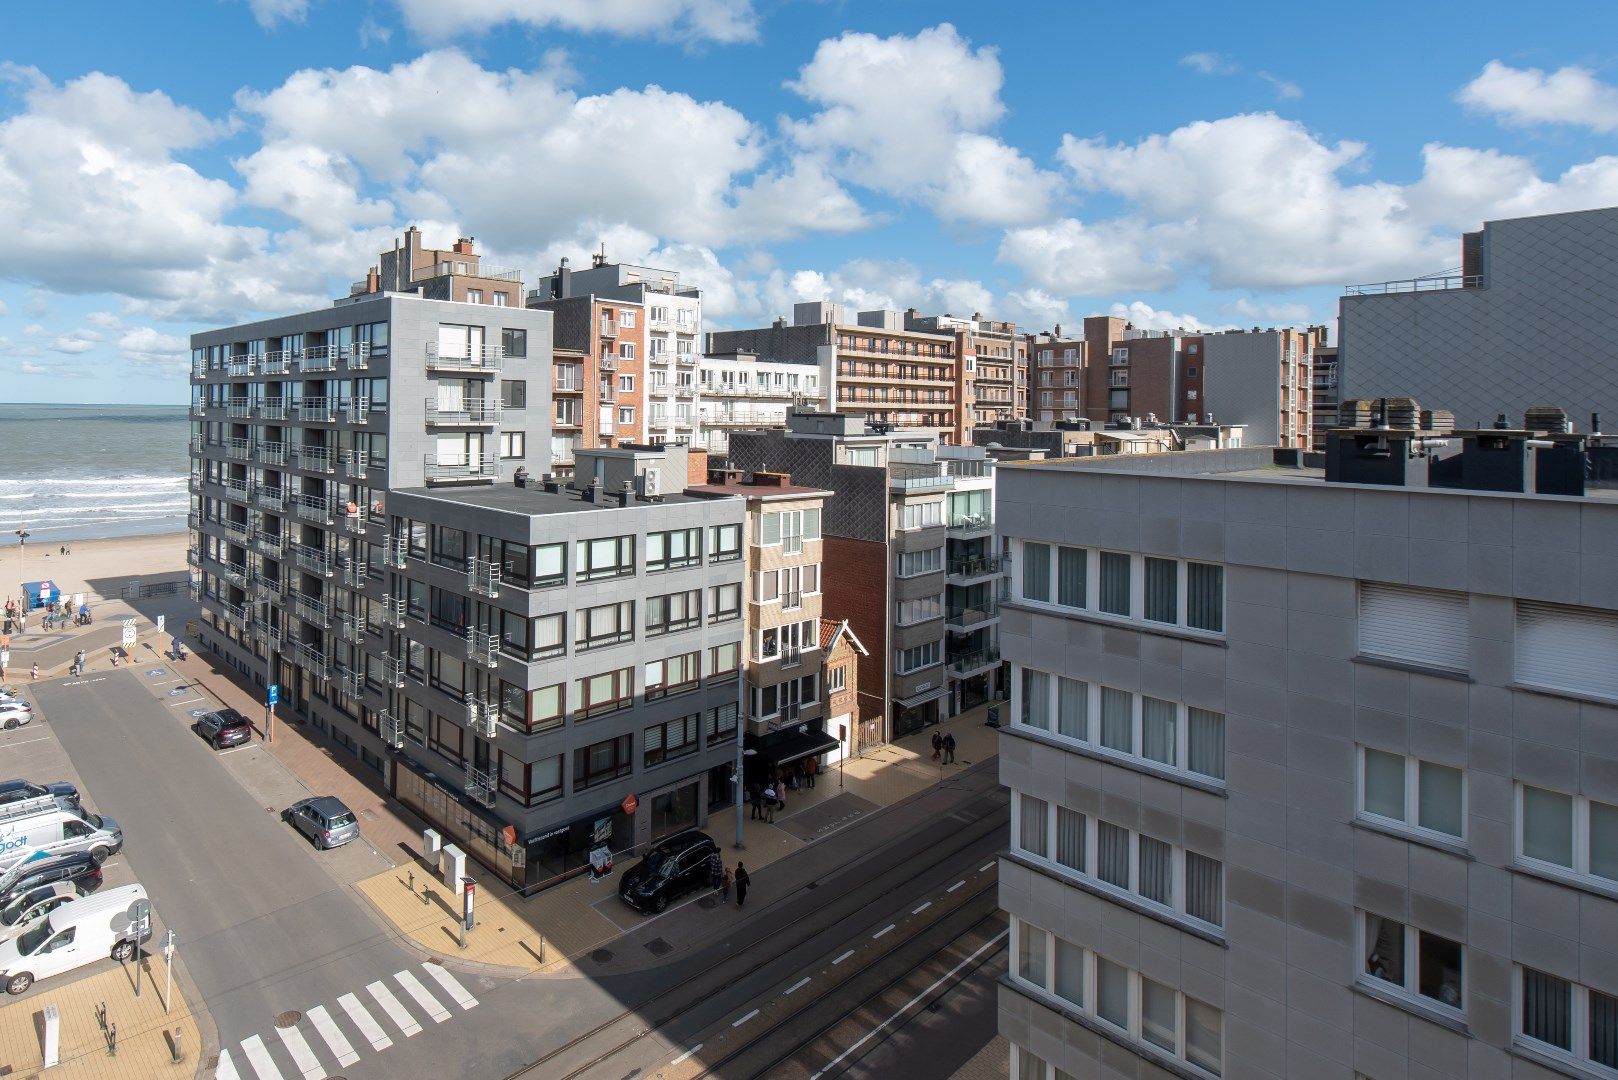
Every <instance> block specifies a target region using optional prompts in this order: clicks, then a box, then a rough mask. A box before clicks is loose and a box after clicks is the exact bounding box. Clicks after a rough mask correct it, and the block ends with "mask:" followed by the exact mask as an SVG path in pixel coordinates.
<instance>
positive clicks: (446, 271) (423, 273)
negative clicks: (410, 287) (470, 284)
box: [410, 255, 522, 285]
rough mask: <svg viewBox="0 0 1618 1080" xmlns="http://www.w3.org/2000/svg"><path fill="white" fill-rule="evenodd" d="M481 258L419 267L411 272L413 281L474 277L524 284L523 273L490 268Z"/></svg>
mask: <svg viewBox="0 0 1618 1080" xmlns="http://www.w3.org/2000/svg"><path fill="white" fill-rule="evenodd" d="M480 258H481V257H480V256H477V255H470V256H468V257H466V258H464V259H456V260H454V261H452V262H437V263H433V264H432V265H431V266H418V267H416V268H415V269H413V270H411V271H410V280H411V281H426V280H427V279H428V278H438V277H451V276H454V277H474V278H483V279H484V280H486V281H515V282H517V283H518V284H519V285H520V284H522V271H521V270H514V269H512V268H510V267H507V266H489V265H484V264H483V263H482V262H480Z"/></svg>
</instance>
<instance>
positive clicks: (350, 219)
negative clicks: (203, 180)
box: [235, 141, 394, 237]
mask: <svg viewBox="0 0 1618 1080" xmlns="http://www.w3.org/2000/svg"><path fill="white" fill-rule="evenodd" d="M235 165H236V171H237V172H239V173H241V174H242V176H243V177H244V178H245V179H246V180H247V186H246V188H245V189H244V190H243V191H242V200H243V201H244V202H246V203H248V204H249V205H252V206H262V207H265V208H267V209H270V210H279V211H280V212H281V213H283V214H285V215H286V216H287V217H289V218H291V219H293V220H294V221H296V222H298V223H299V224H300V225H302V226H304V227H305V228H306V229H308V230H309V232H310V233H311V234H313V235H315V236H326V237H329V236H334V235H337V234H340V233H343V232H346V231H348V230H350V229H352V228H355V227H356V226H365V225H385V224H389V223H391V222H392V221H393V220H394V208H393V206H392V205H391V204H390V203H388V202H387V201H386V200H385V199H367V198H362V197H361V196H360V194H359V184H360V179H359V176H358V175H357V173H358V170H356V169H355V168H354V167H353V165H352V164H350V162H349V161H348V159H347V158H344V157H341V156H339V155H336V154H333V153H330V152H328V151H326V150H322V149H320V148H318V147H314V146H309V145H306V144H301V143H293V142H284V141H277V142H272V143H268V144H266V145H265V146H263V147H261V148H260V149H259V150H258V151H257V152H255V153H253V154H251V155H249V156H247V157H245V158H240V159H238V160H237V161H236V162H235Z"/></svg>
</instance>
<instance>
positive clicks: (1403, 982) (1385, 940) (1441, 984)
mask: <svg viewBox="0 0 1618 1080" xmlns="http://www.w3.org/2000/svg"><path fill="white" fill-rule="evenodd" d="M1412 957H1413V958H1414V960H1415V962H1414V963H1411V958H1412ZM1462 958H1463V949H1462V947H1461V944H1460V943H1459V942H1456V941H1451V940H1449V939H1448V938H1445V937H1440V936H1439V935H1437V934H1430V933H1428V932H1427V931H1425V930H1418V929H1416V928H1415V927H1411V926H1406V925H1405V924H1404V923H1401V922H1397V921H1395V920H1393V919H1388V918H1384V917H1383V916H1381V915H1373V914H1371V913H1370V912H1367V913H1366V914H1365V974H1367V975H1369V976H1370V977H1371V978H1373V979H1376V980H1378V981H1379V982H1381V983H1384V984H1386V985H1387V986H1389V987H1391V988H1392V989H1395V990H1398V991H1399V992H1401V993H1404V994H1409V995H1411V996H1416V997H1422V998H1426V999H1428V1000H1429V1001H1432V1002H1436V1003H1438V1004H1440V1005H1443V1006H1445V1007H1447V1008H1450V1009H1454V1010H1456V1011H1460V1010H1461V1009H1462V1008H1463V1007H1464V1000H1463V994H1464V982H1463V979H1462V975H1463V971H1462Z"/></svg>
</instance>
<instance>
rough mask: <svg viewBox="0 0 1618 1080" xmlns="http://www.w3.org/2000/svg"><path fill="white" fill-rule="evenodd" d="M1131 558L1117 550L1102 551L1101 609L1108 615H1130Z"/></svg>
mask: <svg viewBox="0 0 1618 1080" xmlns="http://www.w3.org/2000/svg"><path fill="white" fill-rule="evenodd" d="M1131 572H1132V571H1131V560H1130V557H1129V556H1128V555H1124V554H1122V553H1120V552H1116V551H1103V552H1102V553H1101V600H1100V603H1101V610H1102V611H1104V612H1106V613H1107V614H1108V615H1122V616H1124V617H1126V618H1127V617H1128V616H1129V615H1131V614H1132V613H1133V611H1132V608H1131V606H1130V574H1131Z"/></svg>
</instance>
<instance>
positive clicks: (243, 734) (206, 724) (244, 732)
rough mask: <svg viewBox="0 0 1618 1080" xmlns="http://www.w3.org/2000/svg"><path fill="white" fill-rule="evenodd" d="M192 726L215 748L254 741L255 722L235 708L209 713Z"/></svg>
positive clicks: (221, 748) (220, 748)
mask: <svg viewBox="0 0 1618 1080" xmlns="http://www.w3.org/2000/svg"><path fill="white" fill-rule="evenodd" d="M191 726H192V729H193V730H194V731H196V733H197V734H198V735H201V736H202V737H203V738H204V739H207V740H208V744H209V745H210V746H212V747H213V748H214V749H215V750H223V749H225V748H226V747H229V746H240V745H242V744H243V743H249V742H252V741H253V722H252V721H251V720H249V719H248V718H247V717H245V716H243V715H242V714H241V713H239V712H237V711H236V710H235V709H220V710H219V711H218V712H211V713H207V714H205V715H203V716H201V717H199V718H198V719H197V722H196V723H195V724H193V725H191Z"/></svg>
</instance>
